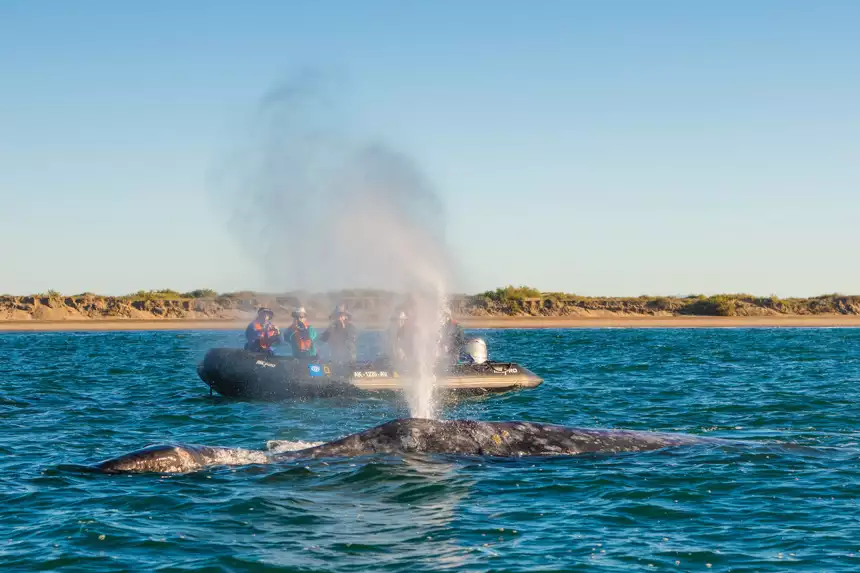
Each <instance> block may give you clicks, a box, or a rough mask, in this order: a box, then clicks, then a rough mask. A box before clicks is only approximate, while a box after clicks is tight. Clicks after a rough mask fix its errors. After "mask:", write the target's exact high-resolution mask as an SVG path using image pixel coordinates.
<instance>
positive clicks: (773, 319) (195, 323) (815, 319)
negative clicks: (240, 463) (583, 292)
mask: <svg viewBox="0 0 860 573" xmlns="http://www.w3.org/2000/svg"><path fill="white" fill-rule="evenodd" d="M458 322H459V323H460V324H461V325H462V326H463V327H464V328H476V329H482V328H488V329H490V328H830V327H853V328H860V316H846V315H836V314H834V315H815V316H802V315H795V316H744V317H740V316H736V317H719V316H713V317H711V316H665V317H654V316H643V317H639V316H629V317H575V318H544V317H463V318H460V319H458ZM358 325H359V326H362V327H364V328H370V329H379V328H383V327H384V325H381V324H368V325H362V324H361V323H360V322H359V323H358ZM245 326H247V322H246V321H235V320H216V319H212V320H199V319H181V318H180V319H150V320H134V319H117V320H110V319H93V320H56V321H51V320H21V321H14V320H9V321H0V332H59V331H66V332H74V331H78V332H86V331H122V330H242V329H244V328H245ZM281 326H282V327H283V326H286V325H281ZM314 326H315V327H317V328H322V327H324V326H325V324H324V323H314Z"/></svg>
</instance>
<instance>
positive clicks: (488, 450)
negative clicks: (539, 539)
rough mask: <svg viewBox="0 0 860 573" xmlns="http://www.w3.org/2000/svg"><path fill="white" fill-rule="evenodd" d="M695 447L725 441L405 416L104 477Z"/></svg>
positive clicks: (133, 465) (196, 451)
mask: <svg viewBox="0 0 860 573" xmlns="http://www.w3.org/2000/svg"><path fill="white" fill-rule="evenodd" d="M698 443H728V442H727V441H725V440H716V439H713V438H699V437H696V436H691V435H688V434H666V433H657V432H638V431H631V430H595V429H588V428H572V427H567V426H557V425H554V424H539V423H534V422H477V421H474V420H425V419H420V418H404V419H401V420H393V421H391V422H388V423H385V424H382V425H380V426H376V427H374V428H370V429H369V430H365V431H363V432H358V433H355V434H351V435H349V436H346V437H345V438H341V439H340V440H335V441H332V442H328V443H325V444H322V445H320V446H315V447H312V448H307V449H304V450H298V451H295V452H287V453H284V454H277V455H274V456H272V455H269V454H268V453H266V452H262V451H254V450H243V449H236V448H219V447H211V446H195V445H181V444H178V445H162V446H152V447H148V448H144V449H142V450H138V451H136V452H131V453H128V454H125V455H122V456H119V457H117V458H112V459H109V460H105V461H103V462H101V463H99V464H96V465H95V466H93V469H95V470H97V471H101V472H105V473H129V472H132V473H137V472H163V473H185V472H190V471H196V470H199V469H202V468H205V467H209V466H218V465H244V464H252V463H257V464H260V463H270V462H272V461H289V460H295V459H308V458H327V457H353V456H362V455H371V454H410V453H428V454H459V455H474V456H496V457H523V456H565V455H567V456H573V455H577V454H591V453H605V454H614V453H622V452H642V451H646V450H657V449H660V448H666V447H673V446H684V445H690V444H698Z"/></svg>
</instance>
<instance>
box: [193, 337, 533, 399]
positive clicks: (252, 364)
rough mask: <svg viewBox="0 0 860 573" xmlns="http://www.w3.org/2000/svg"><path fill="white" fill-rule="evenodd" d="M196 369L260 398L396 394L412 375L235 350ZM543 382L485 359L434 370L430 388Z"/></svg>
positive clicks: (218, 384)
mask: <svg viewBox="0 0 860 573" xmlns="http://www.w3.org/2000/svg"><path fill="white" fill-rule="evenodd" d="M197 373H198V375H199V376H200V378H201V379H202V380H203V381H204V382H206V384H208V385H209V387H210V388H211V389H212V390H214V391H215V392H218V393H219V394H221V395H224V396H230V397H234V398H252V399H262V400H283V399H303V398H322V397H331V396H349V395H361V394H364V393H367V392H377V393H378V392H394V393H399V392H402V391H404V390H406V389H408V388H409V387H410V386H411V384H414V383H415V380H414V378H413V377H411V376H409V375H408V374H407V373H401V372H398V371H397V370H396V369H394V368H392V367H391V365H390V364H388V363H386V362H384V361H381V362H357V363H355V364H349V365H336V364H331V363H325V362H314V361H308V360H302V359H297V358H293V357H290V356H271V355H266V354H256V353H251V352H247V351H244V350H239V349H234V348H214V349H212V350H210V351H209V352H208V353H207V354H206V356H205V357H204V359H203V362H201V363H200V365H199V366H198V367H197ZM542 382H543V380H542V379H541V378H540V377H539V376H537V375H536V374H534V373H533V372H531V371H530V370H528V369H527V368H524V367H523V366H520V365H519V364H516V363H511V362H487V363H485V364H480V365H471V364H457V365H452V366H449V367H447V368H446V369H445V370H444V371H440V372H439V373H438V374H437V377H436V385H435V389H436V391H438V392H450V393H455V394H465V395H480V394H488V393H494V392H508V391H512V390H517V389H521V388H534V387H536V386H539V385H540V384H541V383H542Z"/></svg>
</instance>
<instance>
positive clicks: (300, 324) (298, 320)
mask: <svg viewBox="0 0 860 573" xmlns="http://www.w3.org/2000/svg"><path fill="white" fill-rule="evenodd" d="M307 317H308V314H307V312H306V311H305V309H304V307H299V308H297V309H296V310H294V311H293V318H294V321H293V324H292V326H290V328H289V329H288V330H287V332H286V333H285V334H284V338H285V339H286V342H287V344H289V345H290V348H291V349H292V351H293V356H295V357H296V358H316V356H317V347H316V345H315V344H314V341H315V340H316V338H317V331H316V330H315V329H314V327H313V326H311V325H309V324H308V318H307Z"/></svg>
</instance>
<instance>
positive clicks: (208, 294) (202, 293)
mask: <svg viewBox="0 0 860 573" xmlns="http://www.w3.org/2000/svg"><path fill="white" fill-rule="evenodd" d="M217 296H218V293H217V292H215V291H214V290H212V289H211V288H199V289H196V290H192V291H190V292H184V293H182V298H215V297H217Z"/></svg>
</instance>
